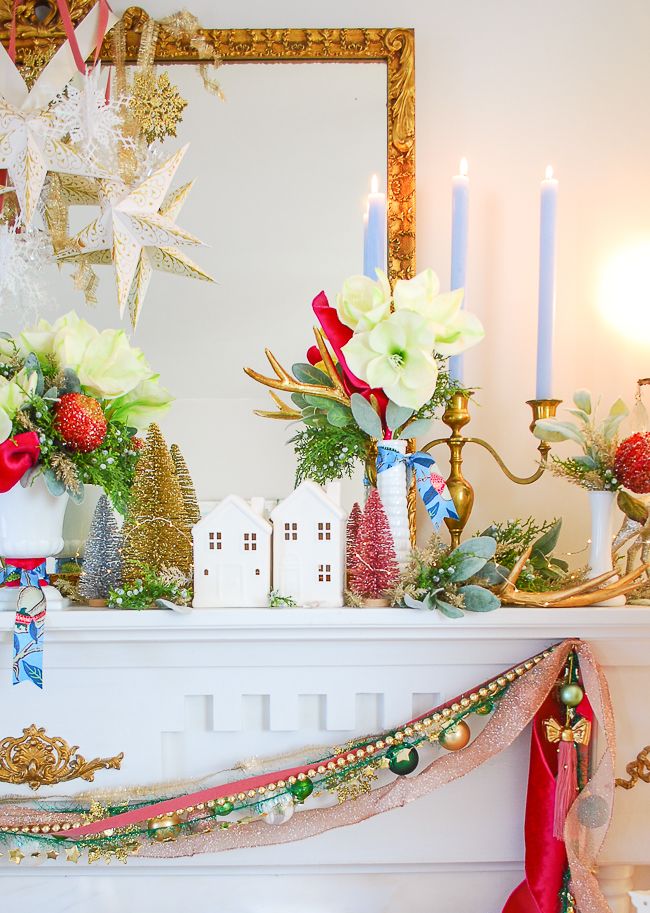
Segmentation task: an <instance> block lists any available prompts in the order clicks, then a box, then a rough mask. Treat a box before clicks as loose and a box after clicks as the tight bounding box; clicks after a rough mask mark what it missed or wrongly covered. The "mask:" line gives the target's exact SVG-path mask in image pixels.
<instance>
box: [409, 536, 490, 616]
mask: <svg viewBox="0 0 650 913" xmlns="http://www.w3.org/2000/svg"><path fill="white" fill-rule="evenodd" d="M496 547H497V543H496V541H495V540H494V539H493V538H491V537H489V536H480V537H475V538H473V539H468V540H467V541H466V542H463V543H461V544H460V545H459V546H458V547H457V548H455V549H450V548H449V547H447V546H445V545H443V543H442V542H441V541H440V539H439V538H438V537H437V536H434V537H432V539H431V541H430V542H429V545H428V546H427V548H426V549H424V550H419V549H415V550H414V551H413V553H412V556H411V560H410V561H409V564H408V565H407V567H406V569H405V571H404V572H403V574H402V577H401V580H400V583H399V585H398V587H397V589H396V590H395V591H394V593H393V594H392V596H393V599H394V601H395V602H397V603H401V604H402V605H405V606H407V607H408V608H411V609H430V610H433V609H437V611H439V612H440V613H441V614H442V615H446V616H447V617H448V618H462V617H463V610H465V611H467V612H491V611H493V610H494V609H497V608H498V607H499V606H500V605H501V603H500V601H499V598H498V597H497V596H495V594H494V593H492V592H491V591H490V590H489V589H488V588H487V587H486V586H484V585H483V583H482V582H479V578H478V575H479V573H480V571H482V570H483V568H484V567H485V565H486V564H487V563H488V562H489V561H490V560H491V559H492V558H494V555H495V553H496Z"/></svg>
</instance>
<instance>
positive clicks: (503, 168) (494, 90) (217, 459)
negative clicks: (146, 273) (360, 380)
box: [66, 0, 650, 551]
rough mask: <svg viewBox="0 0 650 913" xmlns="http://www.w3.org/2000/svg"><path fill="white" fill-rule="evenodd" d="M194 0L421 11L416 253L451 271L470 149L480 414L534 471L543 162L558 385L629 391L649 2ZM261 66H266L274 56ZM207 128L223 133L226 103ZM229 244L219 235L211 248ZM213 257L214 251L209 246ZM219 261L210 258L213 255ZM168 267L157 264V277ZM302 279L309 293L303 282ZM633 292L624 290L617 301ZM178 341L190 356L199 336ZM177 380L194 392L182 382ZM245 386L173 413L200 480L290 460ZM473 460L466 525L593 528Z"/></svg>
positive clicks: (578, 534)
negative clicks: (601, 294)
mask: <svg viewBox="0 0 650 913" xmlns="http://www.w3.org/2000/svg"><path fill="white" fill-rule="evenodd" d="M188 5H189V7H190V9H191V10H192V11H193V12H194V13H196V14H197V15H198V16H199V17H200V18H201V20H202V22H203V23H204V24H205V25H206V26H213V27H230V26H241V27H251V26H257V27H266V26H269V27H282V26H346V25H347V26H359V25H376V26H391V25H392V26H413V27H415V30H416V45H417V51H416V73H417V103H416V109H417V115H416V116H417V144H418V145H417V168H418V183H417V189H418V221H417V230H418V261H419V264H420V266H421V267H424V266H428V265H431V266H433V267H434V268H435V269H436V270H437V271H438V272H439V273H440V275H441V277H442V279H443V282H447V281H448V271H449V247H450V226H449V221H450V199H449V197H450V193H449V184H450V176H451V175H452V174H453V173H454V172H455V171H456V168H457V164H458V160H459V158H460V157H461V156H462V155H465V156H467V157H468V159H469V162H470V175H471V229H470V250H469V279H468V299H469V306H470V307H471V308H472V309H473V310H475V311H476V312H477V313H478V314H479V315H480V316H481V317H482V319H483V321H484V323H485V325H486V328H487V339H486V341H485V342H484V343H483V344H482V345H481V346H480V347H479V348H477V349H476V350H474V351H473V352H472V353H470V354H469V355H468V357H467V358H466V379H467V381H468V382H469V383H471V384H473V385H476V386H477V387H480V388H481V389H480V392H479V393H478V394H477V397H476V398H477V407H476V409H475V420H474V421H473V423H472V425H471V431H472V432H473V433H474V434H476V435H484V436H486V437H488V438H489V439H490V440H491V441H492V442H493V443H494V444H495V445H496V446H497V447H498V448H499V449H500V450H501V451H502V452H503V454H504V456H506V457H507V459H508V461H509V462H510V464H511V466H512V467H513V469H515V470H517V471H519V472H522V473H525V472H529V471H530V470H532V468H533V460H534V457H535V450H534V442H533V440H532V438H531V437H530V435H529V433H528V430H527V427H528V423H529V420H530V415H529V410H528V407H527V406H526V405H525V400H526V399H528V398H530V397H531V396H532V395H534V369H535V358H534V352H535V334H536V292H537V275H536V272H537V245H538V235H537V231H538V187H539V181H540V178H541V176H542V174H543V171H544V167H545V166H546V164H547V163H549V162H552V164H553V165H554V167H555V170H556V174H557V176H558V178H559V180H560V193H561V198H560V210H559V213H560V215H559V218H560V224H559V229H560V247H559V275H558V321H557V346H556V350H557V357H556V391H557V395H558V396H560V397H563V398H564V399H565V400H567V399H568V398H569V397H570V394H571V392H572V390H574V389H575V388H577V387H579V386H587V387H590V388H592V389H593V390H594V392H600V393H602V394H603V397H604V400H605V402H606V403H607V404H608V403H609V401H611V400H612V399H613V398H614V397H616V396H618V395H623V396H624V397H625V398H626V399H627V400H628V401H629V402H631V401H632V398H633V393H634V382H635V379H636V378H637V377H639V376H643V375H645V374H649V373H650V371H649V370H648V367H650V365H649V364H648V360H647V359H646V358H645V352H646V347H647V345H648V341H649V339H648V336H645V337H643V336H642V335H641V336H639V337H638V338H636V339H634V340H630V338H629V337H624V336H622V335H620V334H619V332H618V331H617V330H616V329H612V327H610V326H609V325H608V324H607V323H606V322H605V320H604V318H603V316H602V314H601V312H600V311H599V309H598V306H597V299H598V288H599V277H600V272H601V270H602V268H603V266H604V264H605V263H606V261H607V260H608V258H609V257H611V256H612V255H613V254H614V253H615V252H616V251H618V250H619V249H621V248H626V247H629V246H630V245H633V244H635V243H637V242H638V241H639V240H642V239H644V238H646V237H648V236H650V213H649V212H648V210H649V209H650V207H649V206H648V204H649V203H650V169H649V168H648V149H649V146H650V111H649V109H648V105H647V100H646V91H645V89H646V83H647V81H648V74H647V48H646V43H647V35H648V30H649V27H650V6H649V5H648V4H647V3H646V2H644V0H619V2H617V3H613V2H606V0H590V2H587V0H573V2H571V3H570V4H567V3H566V2H563V0H547V2H545V3H543V4H542V3H539V2H538V3H531V2H523V3H522V2H521V0H516V2H515V0H495V2H485V0H444V2H443V0H426V2H425V0H404V2H402V3H401V4H399V5H395V4H391V3H389V2H387V0H372V2H371V0H355V2H353V3H350V2H349V0H329V2H328V3H327V4H325V3H322V2H321V3H313V2H312V3H305V2H304V0H274V2H272V3H271V2H268V0H267V2H262V0H257V2H255V0H237V2H234V0H231V2H228V0H224V2H222V3H220V4H218V5H214V4H213V3H211V2H208V0H189V4H188ZM177 6H178V3H177V2H176V0H158V2H156V4H155V12H156V15H159V16H161V17H162V16H164V15H166V14H168V13H170V12H173V11H174V10H175V9H176V8H177ZM260 71H261V74H260V75H261V76H263V72H264V70H263V68H260ZM210 127H211V129H214V131H215V136H216V137H217V140H216V141H218V131H219V113H218V111H217V112H216V113H215V117H214V121H213V124H211V125H210ZM287 142H288V143H290V142H291V138H290V137H288V138H287ZM190 164H191V163H190ZM184 167H185V166H184ZM369 170H370V168H369ZM190 171H191V168H190ZM197 177H198V182H197V186H196V188H195V190H194V191H193V193H194V194H200V192H201V191H200V187H201V175H200V174H198V175H197ZM188 214H191V204H188V207H187V209H186V211H185V212H184V213H183V216H184V218H183V219H181V224H183V225H185V226H186V227H187V228H188V229H189V230H190V231H192V230H196V226H194V225H193V224H192V220H191V219H190V220H189V221H188ZM216 218H217V219H223V218H224V215H223V214H219V213H218V214H216ZM225 218H227V214H226V216H225ZM197 233H198V231H197ZM219 253H220V252H219V251H218V250H215V261H218V256H219ZM355 256H356V254H355ZM300 257H301V247H300V243H296V244H293V245H291V246H290V248H284V250H283V254H282V256H280V257H278V272H279V273H282V274H283V276H284V281H285V283H286V287H287V290H288V292H291V289H292V274H294V275H295V270H293V269H292V263H293V262H295V261H299V260H300ZM260 258H262V260H263V256H262V252H261V251H257V252H256V251H255V250H250V251H248V252H247V262H248V264H249V266H250V269H251V270H255V264H256V262H261V260H260ZM197 259H199V260H201V253H199V254H197ZM201 262H207V261H205V260H201ZM209 265H210V267H211V268H212V267H213V260H212V258H210V262H209ZM217 267H218V262H215V265H214V270H215V272H217ZM345 272H349V270H348V269H347V268H346V266H345V265H342V276H343V274H345ZM161 281H162V280H161V277H154V283H160V282H161ZM173 281H174V283H175V285H174V294H175V296H176V295H177V296H178V299H177V300H178V301H180V302H183V306H182V307H181V308H180V309H179V311H180V312H181V313H184V312H185V309H184V303H185V301H187V302H188V303H189V302H191V300H192V296H193V295H198V294H200V291H199V290H198V289H196V286H197V285H198V283H194V287H192V285H191V284H190V283H189V282H183V281H182V280H178V279H176V280H173ZM294 284H295V283H294ZM323 284H324V280H323V278H322V277H321V276H320V275H314V276H313V289H314V291H315V292H316V291H318V290H319V289H320V288H321V287H322V285H323ZM156 287H158V288H160V285H158V286H156V285H154V284H152V292H150V297H149V299H148V301H147V302H146V304H145V312H144V313H145V318H146V315H147V312H149V313H150V312H151V309H154V308H155V306H156V295H155V294H153V290H154V289H155V288H156ZM327 290H328V292H329V293H331V294H334V293H335V292H336V288H328V289H327ZM295 291H296V293H297V289H296V290H295ZM300 296H301V297H300V300H301V301H302V300H303V297H304V295H303V292H302V291H301V292H300ZM648 298H649V299H650V294H649V295H648ZM626 300H627V296H626V295H623V294H622V295H621V303H622V304H625V303H626ZM70 303H75V304H77V305H78V301H76V300H75V299H74V298H73V297H72V294H71V295H70V296H69V297H68V299H67V301H66V305H67V306H69V305H70ZM308 303H309V302H308V301H305V307H308ZM648 309H649V310H650V300H649V301H648ZM143 320H144V318H143ZM268 329H269V333H268V337H267V338H268V345H270V346H271V347H273V348H274V349H276V350H279V351H278V354H281V355H282V356H286V357H287V360H288V361H289V362H290V361H291V360H294V359H295V360H297V359H298V358H301V357H302V354H303V353H302V351H294V349H295V345H294V342H293V340H290V341H291V346H288V345H287V343H288V341H289V340H287V339H284V337H283V338H282V341H281V343H280V344H279V343H278V341H277V333H279V334H280V336H283V331H282V329H281V328H278V327H276V328H275V330H273V327H272V325H271V323H269V328H268ZM628 329H629V327H628ZM274 332H275V333H276V335H275V336H274ZM143 334H144V336H143V338H142V340H138V341H141V343H142V344H143V345H144V344H145V339H144V337H145V336H146V332H145V331H144V329H143ZM139 335H140V334H139ZM257 342H258V341H257V340H255V345H253V344H252V342H251V340H250V339H249V338H237V339H232V340H231V344H232V346H233V347H235V346H236V347H237V349H238V355H239V364H241V365H244V364H253V365H255V366H257V367H262V364H263V358H262V353H261V352H260V351H258V346H257ZM305 342H307V340H306V339H305ZM283 344H285V348H284V349H283ZM173 354H174V355H177V354H180V355H181V357H186V358H187V357H189V359H190V360H191V350H190V351H189V352H188V351H187V350H184V349H181V351H180V353H176V352H175V351H174V352H173ZM231 357H232V356H231ZM164 373H165V371H164V370H163V374H164ZM179 392H180V395H181V396H183V395H185V396H187V390H186V389H184V390H183V391H182V392H181V391H179ZM237 395H238V396H250V399H248V400H246V399H239V400H230V401H229V402H228V403H224V404H223V408H220V409H217V408H216V407H215V408H213V409H212V410H211V411H209V412H208V414H207V416H206V413H205V410H204V408H203V404H202V403H201V402H199V401H188V400H185V401H184V402H183V403H182V404H179V405H178V406H177V408H176V410H175V414H174V415H173V416H172V417H171V418H170V420H169V422H168V423H167V425H166V430H167V432H168V434H169V435H170V436H171V437H172V438H173V437H175V438H178V439H179V441H180V443H181V444H183V445H184V447H185V449H186V451H189V452H188V453H187V456H188V461H189V463H190V466H191V468H192V469H193V471H194V473H195V475H196V477H197V482H198V483H199V484H198V487H199V490H200V494H201V496H202V497H204V498H208V499H209V498H215V497H220V496H222V495H224V494H227V493H228V492H229V491H236V492H238V493H240V494H242V495H246V496H248V495H251V494H265V495H267V496H269V497H277V496H282V495H284V494H286V491H287V490H288V488H289V487H290V486H291V483H292V476H293V461H292V457H291V453H290V451H289V450H288V448H286V446H285V443H284V442H285V440H286V438H287V437H288V433H287V432H288V429H287V427H286V426H285V425H284V424H283V423H269V422H264V421H263V420H262V419H256V418H255V417H253V416H252V415H251V410H252V408H253V407H254V406H257V407H258V408H259V407H265V406H264V404H265V402H266V401H267V397H266V394H265V393H264V391H263V390H261V388H259V389H258V388H256V387H255V385H253V384H252V383H251V385H250V394H248V393H244V392H243V391H242V392H239V393H238V394H237ZM181 405H182V408H180V406H181ZM199 436H201V437H204V440H205V443H204V442H203V441H201V442H199V441H200V437H199ZM215 438H218V439H220V440H221V441H222V442H223V441H224V440H225V441H227V445H228V449H227V450H226V449H224V448H223V446H222V447H221V448H217V447H215V446H214V440H215ZM208 441H209V442H208ZM238 447H244V448H246V449H247V450H255V449H256V448H257V450H258V451H259V453H260V456H261V455H262V453H263V454H264V457H265V461H266V465H265V467H264V469H263V470H262V469H261V468H260V462H259V461H258V460H253V461H252V462H251V460H250V459H248V460H242V459H241V457H240V456H238V455H237V448H238ZM232 448H235V449H234V450H233V449H232ZM564 452H569V451H568V450H567V449H565V450H564ZM251 467H254V468H255V472H253V471H252V470H251ZM467 474H468V476H469V478H470V479H471V480H472V481H473V483H474V484H475V487H476V489H477V505H476V509H475V515H474V518H473V522H472V524H471V526H472V527H473V528H476V527H477V526H479V525H483V524H486V523H487V522H488V521H490V520H492V519H499V518H503V519H504V518H506V517H508V516H513V515H521V516H526V515H528V514H531V513H533V514H536V515H538V516H539V517H549V518H550V517H551V516H554V515H561V514H563V515H564V516H565V518H566V527H567V529H566V534H565V537H564V543H563V544H564V546H565V548H566V549H568V550H571V551H574V550H577V549H580V548H581V547H582V546H583V545H584V543H585V539H586V535H587V512H586V499H585V497H584V495H583V493H582V492H580V491H578V490H574V489H573V488H571V487H569V486H566V485H565V484H563V483H562V482H560V481H557V480H553V479H546V480H544V481H542V482H541V483H539V484H537V485H535V486H533V487H531V488H516V487H514V486H513V485H511V484H510V483H509V482H507V481H506V480H505V478H503V477H502V476H501V475H500V473H499V471H498V470H497V469H496V467H494V466H493V465H492V464H491V462H490V458H489V457H488V456H487V454H485V453H483V452H475V453H473V454H468V459H467Z"/></svg>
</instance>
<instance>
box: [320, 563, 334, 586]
mask: <svg viewBox="0 0 650 913" xmlns="http://www.w3.org/2000/svg"><path fill="white" fill-rule="evenodd" d="M331 580H332V565H331V564H319V565H318V582H319V583H330V582H331Z"/></svg>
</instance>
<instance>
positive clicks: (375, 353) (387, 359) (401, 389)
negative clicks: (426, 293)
mask: <svg viewBox="0 0 650 913" xmlns="http://www.w3.org/2000/svg"><path fill="white" fill-rule="evenodd" d="M433 343H434V334H433V330H432V328H431V324H430V322H429V321H428V320H427V319H426V318H425V317H422V316H421V315H420V314H417V313H415V312H414V311H410V310H402V311H396V312H395V313H394V314H390V315H389V316H388V317H387V318H386V319H385V320H382V322H381V323H379V324H377V326H376V327H374V328H373V329H372V330H369V331H367V332H365V333H356V334H355V335H354V336H353V337H352V339H351V340H350V341H349V342H348V343H347V344H346V345H345V346H343V354H344V356H345V360H346V362H347V364H348V365H349V367H350V370H351V371H353V372H354V374H356V375H357V377H360V378H361V379H362V380H365V381H366V382H367V383H368V384H370V386H371V387H379V388H381V389H382V390H383V391H384V392H385V394H386V396H388V397H389V399H391V400H392V401H393V402H394V403H397V405H398V406H405V407H407V408H410V409H419V408H420V407H421V406H423V405H424V404H425V403H426V402H428V401H429V400H430V399H431V397H432V396H433V394H434V391H435V389H436V380H437V377H438V366H437V365H436V361H435V359H434V357H433V355H432V351H433Z"/></svg>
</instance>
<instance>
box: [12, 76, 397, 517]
mask: <svg viewBox="0 0 650 913" xmlns="http://www.w3.org/2000/svg"><path fill="white" fill-rule="evenodd" d="M164 69H166V70H167V72H169V76H170V79H171V81H172V82H173V83H174V84H175V85H176V86H177V87H178V89H179V91H180V93H181V95H182V96H183V97H184V98H185V99H187V101H188V105H187V107H186V109H185V111H184V116H183V121H182V123H181V124H180V125H179V129H178V139H177V141H174V140H173V139H171V140H168V142H167V144H166V147H167V149H168V150H169V153H170V154H171V152H173V151H175V150H176V149H177V148H178V147H179V145H183V144H185V143H189V148H188V151H187V153H186V155H185V158H184V160H183V162H182V163H181V166H180V168H179V170H178V172H177V174H176V180H175V181H174V184H173V186H175V187H178V186H180V185H181V184H183V183H185V182H186V181H189V180H192V179H195V180H196V183H195V185H194V187H193V189H192V191H191V192H190V194H189V196H188V198H187V200H186V202H185V205H184V207H183V210H182V212H181V213H180V215H179V217H178V223H179V224H180V225H181V226H182V227H183V228H185V229H186V230H187V231H189V232H191V233H192V234H194V235H196V236H197V237H198V238H200V239H201V240H202V241H204V242H205V244H206V245H207V246H206V247H202V248H184V250H185V251H186V252H187V254H188V255H189V256H190V257H191V258H192V259H193V260H195V261H196V262H197V263H198V264H199V265H200V266H201V267H202V268H204V269H206V270H207V271H208V272H209V273H211V275H212V276H213V277H214V278H215V280H216V281H215V282H214V283H213V284H210V283H206V282H201V281H197V280H190V279H184V278H181V277H176V276H169V275H168V274H166V273H154V275H153V278H152V281H151V285H150V287H149V291H148V293H147V296H146V298H145V301H144V307H143V310H142V313H141V317H140V322H139V325H138V328H137V331H136V333H135V342H136V343H137V344H138V345H140V346H141V347H142V348H143V349H144V351H145V353H146V355H147V357H148V359H149V361H150V363H151V365H152V366H153V367H154V368H155V369H157V370H159V371H160V373H161V376H162V381H163V382H164V383H165V385H166V386H167V387H169V389H170V390H171V391H172V392H173V393H174V394H175V396H176V397H177V401H176V402H175V404H174V406H173V409H172V411H171V412H170V414H169V415H168V416H167V417H166V418H165V419H164V420H163V423H162V424H163V432H164V433H165V435H166V437H167V439H168V440H169V442H170V443H172V442H177V443H178V444H180V446H181V448H182V449H183V452H184V453H185V455H186V459H187V462H188V464H189V466H190V469H191V471H192V474H193V477H194V480H195V484H196V487H197V491H198V494H199V497H200V498H201V499H203V500H214V499H217V498H220V497H222V496H224V495H226V494H228V493H230V492H235V493H238V494H240V495H242V496H244V497H249V496H252V495H257V494H259V495H265V496H267V497H281V496H284V495H285V494H286V493H287V492H288V491H289V490H291V488H292V485H293V472H294V460H293V452H292V450H291V448H290V447H287V446H286V445H285V442H286V441H287V439H288V438H289V437H290V436H291V433H292V428H293V426H291V425H289V423H287V422H279V421H270V420H268V419H263V418H259V417H256V416H254V415H253V414H252V410H253V409H254V408H261V409H267V408H272V403H271V400H270V398H269V396H268V393H267V392H266V390H265V389H264V388H262V387H261V386H259V385H257V384H255V383H254V382H253V381H252V380H249V379H248V378H247V377H246V376H245V375H244V373H243V371H242V368H243V366H244V365H249V366H252V367H255V368H257V369H258V370H262V371H264V372H266V368H267V367H268V365H267V363H266V360H265V358H264V347H265V346H268V347H269V348H270V349H271V350H272V351H273V352H274V354H275V355H276V356H277V357H278V358H279V359H280V361H281V362H282V363H283V364H284V365H285V366H287V367H290V366H291V364H292V363H293V362H296V361H304V360H305V354H306V350H307V348H308V347H309V346H310V345H311V344H312V343H313V336H312V331H311V327H312V326H313V324H314V322H315V319H314V316H313V313H312V311H311V301H312V299H313V298H314V296H315V295H316V294H317V293H318V292H319V291H320V290H321V289H325V291H326V292H327V293H328V295H329V296H330V297H331V299H333V298H334V296H335V294H336V292H337V290H338V289H339V288H340V285H341V283H342V281H343V280H344V279H345V278H346V277H347V276H349V275H351V274H353V273H360V272H362V267H363V211H364V206H365V199H366V195H367V193H368V189H369V183H370V178H371V176H372V175H373V174H377V175H378V177H379V187H380V189H385V183H386V146H387V137H386V66H385V64H384V63H382V62H372V63H370V62H369V63H275V64H262V63H250V64H249V63H247V64H229V65H224V66H222V67H221V68H220V70H219V71H218V73H217V76H218V79H219V82H220V85H221V87H222V89H223V92H224V95H225V101H220V100H219V99H218V98H217V97H216V96H215V95H214V94H211V93H209V92H207V91H206V90H205V89H204V87H203V83H202V80H201V77H200V75H199V73H198V70H197V68H196V67H194V66H192V65H182V64H179V65H176V66H170V67H166V68H164ZM91 212H92V210H90V209H89V208H86V209H84V210H83V211H81V210H80V211H79V212H76V213H74V220H75V224H74V225H73V226H72V227H73V229H74V230H77V229H78V228H79V227H81V225H83V224H85V223H86V222H88V221H90V219H91V218H92V216H91V215H90V213H91ZM77 216H78V217H79V222H78V224H77ZM109 270H110V272H109ZM69 272H71V268H70V267H67V266H66V267H64V268H63V273H64V274H65V273H69ZM97 272H98V275H99V279H100V287H99V294H98V297H99V302H98V304H97V305H96V306H95V307H94V308H92V309H91V308H88V307H87V306H86V305H85V304H84V302H83V299H82V297H81V295H80V293H79V292H76V291H75V290H74V288H73V286H72V283H71V281H70V279H69V278H68V277H67V276H65V275H60V276H57V277H55V280H54V281H53V283H52V294H53V299H54V301H55V302H56V304H55V305H54V306H53V307H52V308H51V309H50V310H49V311H46V312H44V313H43V316H45V317H47V318H48V319H54V318H55V317H56V316H57V315H58V314H59V313H63V312H65V311H67V310H69V309H70V308H73V307H74V308H75V309H76V310H77V311H78V312H79V313H80V314H81V315H82V316H84V317H86V318H87V319H89V320H91V321H92V322H94V323H95V324H96V325H97V326H98V327H99V328H104V327H109V326H116V325H117V322H118V313H117V305H116V301H115V287H114V280H113V274H112V268H110V267H101V266H100V267H97ZM5 322H7V321H5ZM14 322H15V323H16V324H17V323H18V321H17V319H15V320H14ZM124 326H125V327H127V328H128V322H127V321H126V320H125V323H124ZM7 329H9V330H13V329H15V327H11V326H9V327H7ZM269 371H270V369H269Z"/></svg>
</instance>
